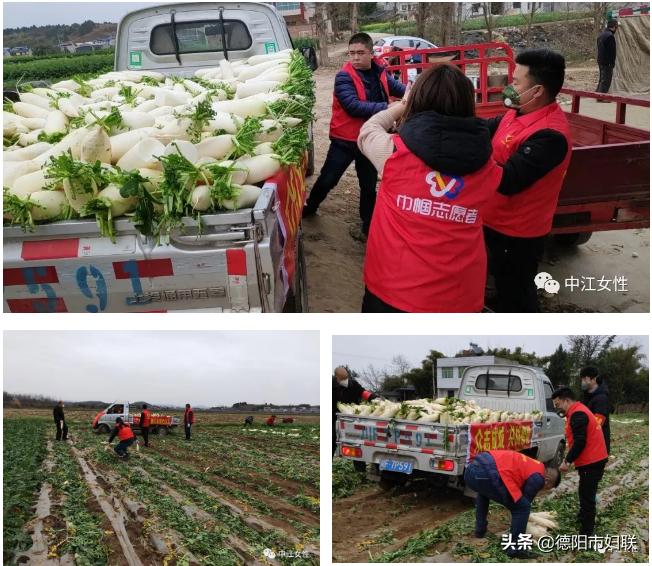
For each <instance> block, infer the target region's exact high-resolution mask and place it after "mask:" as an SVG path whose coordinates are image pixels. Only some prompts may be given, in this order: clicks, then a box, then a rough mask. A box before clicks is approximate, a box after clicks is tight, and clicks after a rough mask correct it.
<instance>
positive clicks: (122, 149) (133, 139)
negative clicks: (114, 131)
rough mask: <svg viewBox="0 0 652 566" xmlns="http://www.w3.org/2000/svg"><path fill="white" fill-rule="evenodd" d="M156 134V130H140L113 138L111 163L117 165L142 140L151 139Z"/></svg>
mask: <svg viewBox="0 0 652 566" xmlns="http://www.w3.org/2000/svg"><path fill="white" fill-rule="evenodd" d="M153 133H154V128H140V129H138V130H132V131H131V132H125V133H124V134H118V135H116V136H111V161H112V163H114V164H115V163H117V162H118V160H119V159H120V158H122V156H123V155H124V154H125V153H127V152H128V151H129V150H130V149H131V148H132V147H134V146H135V145H136V144H137V143H138V142H140V141H141V140H143V139H145V138H148V137H150V136H151V135H152V134H153Z"/></svg>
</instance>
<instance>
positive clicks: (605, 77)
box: [595, 20, 618, 102]
mask: <svg viewBox="0 0 652 566" xmlns="http://www.w3.org/2000/svg"><path fill="white" fill-rule="evenodd" d="M617 29H618V22H617V21H616V20H609V21H608V22H607V27H606V28H605V30H604V31H603V32H602V33H601V34H600V35H599V36H598V67H599V68H600V79H599V80H598V87H597V88H596V89H595V90H596V92H609V87H611V79H612V77H613V74H614V67H615V66H616V37H615V35H616V30H617ZM598 102H608V100H601V99H598Z"/></svg>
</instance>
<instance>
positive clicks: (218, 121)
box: [204, 112, 238, 134]
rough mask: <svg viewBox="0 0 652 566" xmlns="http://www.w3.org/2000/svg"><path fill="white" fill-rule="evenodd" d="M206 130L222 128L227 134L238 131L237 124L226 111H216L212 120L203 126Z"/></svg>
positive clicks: (211, 130)
mask: <svg viewBox="0 0 652 566" xmlns="http://www.w3.org/2000/svg"><path fill="white" fill-rule="evenodd" d="M204 130H206V131H207V132H215V131H219V130H224V131H225V132H226V133H227V134H235V133H237V132H238V125H237V124H236V123H235V120H234V119H233V117H232V116H230V115H229V114H228V113H226V112H217V113H216V114H215V116H213V119H212V120H209V121H208V124H207V125H206V126H205V127H204Z"/></svg>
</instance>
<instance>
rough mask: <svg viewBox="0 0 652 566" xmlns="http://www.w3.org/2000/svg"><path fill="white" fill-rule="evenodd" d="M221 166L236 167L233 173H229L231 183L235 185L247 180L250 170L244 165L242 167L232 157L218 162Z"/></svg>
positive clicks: (242, 183)
mask: <svg viewBox="0 0 652 566" xmlns="http://www.w3.org/2000/svg"><path fill="white" fill-rule="evenodd" d="M218 165H219V166H220V167H234V166H235V169H233V171H231V174H230V175H229V183H232V184H234V185H244V184H245V181H246V180H247V175H248V174H249V171H248V170H247V169H245V168H243V167H240V166H239V165H238V164H237V162H236V161H232V160H230V159H227V160H226V161H220V162H219V163H218Z"/></svg>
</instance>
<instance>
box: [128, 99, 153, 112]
mask: <svg viewBox="0 0 652 566" xmlns="http://www.w3.org/2000/svg"><path fill="white" fill-rule="evenodd" d="M157 108H158V106H156V101H155V100H146V101H145V102H143V103H142V104H139V105H137V106H135V107H134V110H135V111H136V112H151V111H152V110H156V109H157Z"/></svg>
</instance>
